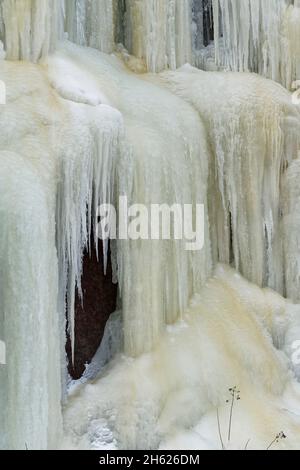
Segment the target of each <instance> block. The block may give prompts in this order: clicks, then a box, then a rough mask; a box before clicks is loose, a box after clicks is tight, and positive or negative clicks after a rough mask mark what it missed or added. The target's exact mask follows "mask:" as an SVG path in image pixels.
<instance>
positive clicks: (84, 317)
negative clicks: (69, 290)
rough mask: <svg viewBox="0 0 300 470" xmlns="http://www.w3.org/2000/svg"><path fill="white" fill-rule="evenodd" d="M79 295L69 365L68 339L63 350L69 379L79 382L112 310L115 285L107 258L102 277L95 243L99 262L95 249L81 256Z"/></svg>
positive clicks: (96, 347) (100, 262)
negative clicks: (80, 290) (73, 354)
mask: <svg viewBox="0 0 300 470" xmlns="http://www.w3.org/2000/svg"><path fill="white" fill-rule="evenodd" d="M92 246H94V245H92ZM82 291H83V303H82V301H81V299H80V298H79V297H78V295H77V297H76V304H75V358H74V364H73V365H72V354H71V343H70V338H68V341H67V346H66V350H67V355H68V359H69V367H68V369H69V373H70V375H71V377H72V378H73V379H79V378H80V377H81V376H82V374H83V372H84V370H85V364H88V363H90V362H91V360H92V358H93V357H94V355H95V353H96V351H97V349H98V348H99V346H100V344H101V341H102V338H103V333H104V329H105V326H106V323H107V320H108V319H109V317H110V315H111V314H112V313H113V312H114V311H115V310H116V299H117V285H115V284H113V282H112V267H111V261H110V257H109V263H108V267H107V274H106V276H105V275H104V270H103V255H102V243H101V242H100V243H99V262H98V261H97V257H96V250H95V248H93V250H92V253H91V254H88V253H85V254H84V259H83V276H82Z"/></svg>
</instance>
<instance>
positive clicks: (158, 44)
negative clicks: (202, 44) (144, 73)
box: [125, 0, 192, 72]
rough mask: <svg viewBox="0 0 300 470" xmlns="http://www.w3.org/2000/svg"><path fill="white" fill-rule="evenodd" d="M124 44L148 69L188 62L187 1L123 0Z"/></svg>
mask: <svg viewBox="0 0 300 470" xmlns="http://www.w3.org/2000/svg"><path fill="white" fill-rule="evenodd" d="M126 7H127V10H126V16H125V29H126V41H125V42H126V43H125V45H126V47H127V48H128V50H129V52H131V53H132V54H133V55H135V56H136V57H138V58H140V59H144V61H145V63H146V65H147V69H148V71H150V72H160V71H162V70H164V69H166V68H170V69H176V68H177V67H179V66H180V65H183V64H184V63H186V62H191V61H192V2H191V0H127V1H126Z"/></svg>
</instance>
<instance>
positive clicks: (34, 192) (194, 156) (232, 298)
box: [0, 0, 300, 449]
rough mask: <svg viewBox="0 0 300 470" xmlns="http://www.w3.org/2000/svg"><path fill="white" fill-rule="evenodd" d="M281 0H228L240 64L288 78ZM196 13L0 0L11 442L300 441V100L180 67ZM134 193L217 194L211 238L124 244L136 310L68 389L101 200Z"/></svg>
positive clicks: (161, 197)
mask: <svg viewBox="0 0 300 470" xmlns="http://www.w3.org/2000/svg"><path fill="white" fill-rule="evenodd" d="M146 1H147V3H146ZM272 1H273V2H274V0H272ZM265 2H266V3H265V4H264V6H262V4H261V2H260V1H259V0H255V1H254V0H253V2H252V3H251V15H250V13H249V12H250V9H249V8H250V7H249V4H248V1H246V0H241V2H240V3H237V2H235V1H234V0H228V2H227V3H226V2H225V0H222V1H221V10H220V11H221V12H222V16H221V18H223V19H222V21H223V22H224V21H225V20H226V19H228V21H229V23H228V24H227V23H226V24H225V25H223V26H222V27H223V33H224V42H225V45H226V49H225V51H226V56H224V57H225V59H226V61H228V63H227V65H230V68H233V69H237V70H242V69H245V68H246V66H247V64H248V65H249V69H251V68H252V67H250V65H251V63H252V62H251V61H252V60H253V64H252V65H253V66H255V67H256V64H257V65H258V66H259V67H258V68H259V71H260V72H261V74H263V75H266V76H271V77H272V78H273V79H274V80H278V81H281V82H282V83H284V84H285V85H286V86H289V85H290V83H289V82H290V81H291V80H292V79H294V78H295V77H296V75H297V73H298V72H297V66H298V65H297V64H298V62H297V61H298V58H299V56H298V46H297V44H298V43H297V34H298V28H297V21H298V10H299V1H297V2H295V3H292V2H283V1H281V0H276V5H275V8H274V9H273V10H272V12H273V13H272V15H271V14H270V11H271V7H270V5H271V4H270V3H269V0H265ZM121 3H122V5H120V4H121ZM208 3H209V2H208ZM17 4H18V5H21V7H22V8H21V9H20V10H19V9H18V8H16V7H17ZM230 4H232V5H231V8H230V9H229V6H230ZM193 5H194V7H195V3H193V2H190V1H189V0H186V1H185V0H182V1H181V0H180V1H179V0H177V1H175V0H168V1H164V2H163V1H160V0H128V1H126V2H125V3H124V2H113V1H109V0H89V1H88V2H86V3H83V2H82V1H80V0H78V1H76V2H73V3H72V4H71V3H65V2H61V1H58V0H49V1H48V2H46V1H45V2H44V1H42V0H41V1H39V2H35V1H30V0H27V1H25V0H20V1H19V2H16V1H13V0H0V11H1V13H0V41H2V42H3V44H4V49H5V51H6V60H4V53H2V52H1V59H0V80H1V81H2V82H3V83H4V84H5V88H6V91H7V96H6V104H1V105H0V129H1V132H0V341H4V342H5V344H6V362H7V364H6V365H1V364H0V429H1V433H0V447H1V448H8V449H25V448H26V447H27V448H28V449H46V448H58V447H60V446H62V447H64V448H88V449H99V448H103V447H104V448H120V449H129V448H130V449H132V448H145V449H155V448H158V447H159V448H162V449H165V448H167V449H168V448H182V449H186V448H191V447H192V448H197V449H200V448H214V449H216V448H220V446H221V445H222V443H221V440H222V442H223V445H224V446H225V447H228V448H234V449H236V448H245V446H246V444H247V443H248V448H253V449H256V448H258V449H266V448H267V447H268V446H269V445H270V443H272V442H273V441H274V438H275V437H276V435H278V434H279V433H280V432H284V433H285V434H286V435H287V439H282V440H280V442H278V443H275V445H274V447H275V446H276V447H277V448H285V449H288V448H289V449H295V448H299V442H300V435H299V421H300V411H299V409H300V395H299V393H300V392H299V384H298V383H297V382H296V378H297V377H298V379H299V377H300V371H299V365H300V364H299V349H300V346H299V342H300V307H299V306H298V305H296V304H295V305H293V304H291V303H290V301H288V300H285V299H284V298H283V297H281V296H280V294H283V295H286V294H287V295H288V297H291V299H292V300H293V301H299V296H298V295H299V294H298V290H299V265H300V262H299V242H298V232H299V226H300V224H299V223H298V220H299V216H298V210H299V194H298V193H299V191H298V188H297V181H298V176H299V168H298V165H299V160H298V158H299V150H300V141H299V134H300V133H299V129H300V110H299V106H298V105H297V104H295V103H294V102H293V99H292V96H291V94H290V93H289V92H288V91H287V90H286V89H285V88H283V87H282V86H281V85H280V84H278V83H275V82H274V81H271V80H267V79H265V78H262V77H259V76H257V75H253V74H250V73H233V72H230V73H228V72H227V73H225V72H214V73H208V72H204V71H199V70H196V69H195V68H193V67H192V66H191V64H190V65H185V66H183V67H182V68H181V69H179V70H175V69H176V67H177V66H178V65H183V64H184V63H185V62H192V61H193V52H194V51H193V49H192V47H195V23H192V18H193V21H194V22H195V15H194V13H193V10H192V8H193ZM121 6H122V8H121ZM125 7H126V8H125ZM198 7H199V5H198ZM200 7H201V6H200ZM200 7H199V12H200V13H201V14H202V16H201V14H200V13H199V18H203V8H202V10H201V8H200ZM202 7H203V5H202ZM214 10H215V12H216V11H217V10H218V5H217V4H216V3H214ZM262 10H263V11H262ZM21 13H22V15H21ZM281 14H282V15H283V18H284V22H283V23H284V24H283V23H282V22H281V19H282V16H281ZM249 15H250V16H249ZM250 18H251V23H249V21H250ZM63 20H64V21H63ZM123 20H124V23H123ZM63 22H64V25H65V27H63ZM279 23H280V27H284V34H283V35H282V36H280V38H281V39H284V40H286V41H288V42H286V46H287V53H286V54H285V55H284V60H285V62H283V59H282V57H283V55H282V50H279V48H280V46H279V45H278V41H279V39H278V37H279V36H278V37H277V36H276V38H275V39H274V37H273V34H275V32H273V33H272V34H271V27H272V28H273V26H274V25H275V26H276V25H279ZM250 25H251V26H250ZM219 26H220V28H219V32H221V30H222V27H221V24H220V25H219ZM226 28H227V29H226ZM64 29H65V30H67V33H68V37H69V39H70V40H71V41H72V42H69V41H67V40H64V41H61V42H59V41H58V39H63V37H64V34H63V31H64ZM216 30H218V28H216ZM197 31H198V32H199V34H200V33H201V28H200V26H199V25H198V29H197ZM249 31H250V32H249ZM272 31H277V30H274V29H272ZM201 34H202V35H203V31H202V33H201ZM120 38H123V40H124V43H125V44H123V46H118V47H117V51H118V52H116V54H115V55H113V54H111V53H112V52H113V50H114V49H115V47H116V45H115V42H117V41H119V39H120ZM250 38H251V39H253V40H254V43H255V46H257V47H256V49H255V48H254V49H255V51H254V49H253V47H252V46H251V47H250V45H249V41H250ZM295 38H296V39H295ZM74 43H78V44H80V45H77V44H74ZM200 43H201V41H200ZM87 46H93V47H94V49H92V48H90V47H87ZM124 46H125V47H127V49H128V51H127V50H126V49H125V48H124ZM248 46H249V48H248ZM261 48H263V50H264V52H265V55H263V56H262V55H261ZM0 49H1V51H2V47H1V48H0ZM271 49H272V50H271ZM100 50H102V51H103V52H100ZM50 51H52V53H51V54H50V55H48V53H49V52H50ZM253 51H254V52H253ZM259 51H260V52H259ZM223 52H224V50H223V49H222V50H221V49H220V50H219V51H218V49H217V54H219V60H221V59H222V53H223ZM252 53H253V54H254V56H252ZM130 54H133V56H130ZM224 57H223V58H224ZM121 58H123V59H125V63H124V62H123V61H122V60H121ZM12 59H13V60H14V61H11V60H12ZM18 59H25V60H30V61H32V62H37V61H39V59H42V61H40V62H39V63H37V64H33V63H29V62H24V61H21V60H18ZM230 61H231V62H230ZM256 61H257V63H256ZM264 64H265V65H266V64H267V67H265V66H264ZM225 65H226V64H225ZM283 65H287V67H286V69H285V72H286V75H285V76H284V77H283V75H282V67H283ZM127 66H128V67H127ZM164 69H172V71H165V72H163V70H164ZM134 70H136V71H137V72H139V73H134ZM146 70H148V71H152V72H158V71H159V72H162V73H160V74H158V73H152V74H142V73H140V72H143V71H146ZM280 74H281V75H280ZM119 195H122V196H127V198H128V203H129V205H131V204H134V203H139V204H144V205H145V206H146V207H149V206H150V205H151V204H168V205H170V206H171V205H173V204H175V203H177V204H197V203H198V204H199V203H200V204H204V206H205V208H206V211H205V245H204V249H203V250H201V251H195V252H190V251H187V250H186V249H185V248H186V242H185V240H171V241H166V240H164V241H162V240H150V241H149V240H138V241H134V240H118V241H117V243H115V244H113V246H112V258H113V265H114V276H115V278H116V279H117V280H118V282H119V296H120V302H119V306H120V309H121V312H119V313H116V314H115V315H114V316H113V317H112V319H111V320H110V322H109V324H108V326H107V332H106V336H105V339H104V342H103V344H102V346H101V348H102V349H101V348H100V350H99V352H98V354H97V355H96V356H95V359H94V363H93V366H92V367H91V368H90V369H89V370H88V371H87V373H86V374H85V376H84V379H83V380H82V383H79V384H73V387H71V390H69V394H68V393H67V390H66V382H67V373H66V359H65V342H66V335H65V327H66V318H67V319H68V325H69V332H70V335H71V341H72V346H73V352H74V323H75V316H74V298H75V293H76V289H78V291H79V294H80V293H81V277H82V257H83V252H84V250H85V249H88V248H89V247H90V240H91V235H92V234H93V232H94V235H95V230H96V224H95V210H96V208H97V206H99V204H100V203H102V202H104V203H113V204H115V205H116V207H117V210H118V196H119ZM107 248H108V247H107V244H106V245H105V246H104V253H103V254H104V261H105V263H106V260H107V255H108V253H107ZM220 261H221V262H222V263H225V264H224V265H221V266H218V262H220ZM105 263H104V264H105ZM231 264H233V265H234V267H235V268H236V269H237V270H238V271H240V272H241V273H242V274H243V275H244V276H245V278H247V279H248V280H249V281H251V282H253V283H254V284H250V283H249V282H248V281H246V280H245V279H243V278H242V277H241V275H240V274H238V272H237V271H233V270H232V269H231V268H230V267H229V265H231ZM266 285H268V286H269V287H272V288H274V289H275V290H276V291H277V293H275V291H271V290H265V289H263V286H266ZM66 304H67V305H66ZM66 310H67V311H66ZM1 344H2V343H1ZM112 353H114V357H112V355H113V354H112ZM104 364H105V365H106V367H105V368H104V369H103V365H104ZM93 371H95V374H93ZM87 379H89V380H88V382H87ZM83 382H84V383H83ZM234 386H236V387H238V390H240V394H241V400H239V403H236V404H235V407H234V419H233V422H232V428H231V439H230V441H229V442H227V441H228V439H227V438H226V435H227V434H228V405H227V404H226V400H227V399H228V391H229V388H232V387H234ZM62 401H63V403H64V405H63V406H62ZM217 410H219V412H218V414H219V421H220V432H219V431H218V420H217ZM241 423H242V424H241ZM220 434H221V436H220ZM249 440H250V441H249ZM248 441H249V442H248Z"/></svg>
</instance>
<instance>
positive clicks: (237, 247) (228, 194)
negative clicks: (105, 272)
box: [163, 66, 300, 300]
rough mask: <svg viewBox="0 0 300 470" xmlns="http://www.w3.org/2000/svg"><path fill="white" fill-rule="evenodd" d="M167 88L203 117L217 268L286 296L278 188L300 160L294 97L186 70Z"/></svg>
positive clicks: (171, 76) (254, 79)
mask: <svg viewBox="0 0 300 470" xmlns="http://www.w3.org/2000/svg"><path fill="white" fill-rule="evenodd" d="M163 82H164V83H165V84H167V86H168V87H169V88H170V89H172V90H173V91H174V92H175V93H176V94H178V95H179V96H181V97H183V98H184V99H185V100H186V101H188V102H190V103H191V104H192V105H193V106H194V107H195V108H196V109H197V110H198V111H199V113H200V116H201V118H202V120H203V121H204V122H205V123H206V128H207V130H208V134H209V138H210V142H211V149H212V161H211V164H210V172H211V174H210V179H209V189H208V193H209V194H210V200H209V216H210V217H209V218H210V224H211V243H212V253H213V258H214V261H215V262H216V261H221V262H226V263H228V264H230V263H234V266H235V267H236V269H238V270H239V271H240V272H242V273H243V275H244V276H245V277H246V278H247V279H249V280H250V281H252V282H254V283H256V284H257V285H260V286H264V285H268V286H269V287H272V288H274V289H275V290H277V291H278V292H280V293H283V292H285V289H287V290H288V291H289V289H290V288H291V286H290V285H289V279H285V277H284V270H283V267H282V266H283V258H282V256H283V254H282V245H281V241H282V234H281V231H280V209H281V202H280V184H281V174H282V168H283V167H284V165H285V164H286V163H287V161H290V160H292V159H296V158H297V157H298V152H299V133H300V127H299V123H300V112H299V109H297V107H295V106H294V105H293V103H292V101H291V95H290V93H288V92H287V91H285V90H284V89H283V88H282V87H280V86H278V85H277V84H276V83H272V82H270V81H266V80H264V79H262V78H260V77H258V76H256V75H250V74H238V73H236V74H235V73H222V72H218V73H208V72H202V71H198V70H197V69H194V68H191V67H188V66H187V67H184V68H183V69H182V70H180V71H178V72H176V73H170V72H168V73H165V74H164V75H163ZM229 103H230V106H229ZM216 107H217V108H218V113H216V112H215V109H216ZM287 237H288V243H289V235H288V234H287ZM291 285H293V283H292V282H291ZM294 300H297V299H296V298H294Z"/></svg>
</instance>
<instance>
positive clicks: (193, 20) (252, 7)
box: [0, 0, 300, 88]
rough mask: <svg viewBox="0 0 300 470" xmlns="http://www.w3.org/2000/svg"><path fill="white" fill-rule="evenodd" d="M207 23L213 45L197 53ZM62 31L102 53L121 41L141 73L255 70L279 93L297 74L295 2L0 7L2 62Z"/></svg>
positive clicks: (8, 1)
mask: <svg viewBox="0 0 300 470" xmlns="http://www.w3.org/2000/svg"><path fill="white" fill-rule="evenodd" d="M205 18H206V20H205ZM206 23H209V24H206ZM213 23H214V34H215V45H214V46H213V44H209V45H208V46H207V47H205V46H206V44H204V42H205V38H204V30H205V29H207V28H209V27H210V28H211V27H212V24H213ZM64 30H65V31H66V33H67V35H68V38H69V39H70V40H71V41H73V42H75V43H76V44H79V45H81V46H90V47H94V48H97V49H99V50H101V51H103V52H106V53H111V52H112V51H113V50H115V49H116V48H117V46H118V43H122V45H123V47H125V48H126V50H127V51H128V52H129V54H132V55H133V56H135V57H136V58H138V59H140V60H141V61H142V62H143V64H144V68H143V67H142V70H147V71H149V72H160V71H162V70H165V69H171V70H175V69H176V68H178V67H180V66H181V65H184V64H185V63H190V64H194V65H197V66H198V67H200V68H205V69H211V68H212V67H213V68H214V67H219V68H226V69H229V70H232V71H251V72H258V73H260V74H261V75H263V76H265V77H267V78H271V79H273V80H275V81H278V82H279V83H281V84H283V85H284V86H285V87H286V88H291V87H292V85H293V83H294V81H296V80H297V79H298V78H299V75H300V59H299V56H300V3H299V0H277V1H275V2H274V0H124V1H121V0H74V1H73V0H72V1H70V0H49V1H48V0H40V1H38V2H37V1H35V0H17V1H16V0H1V1H0V41H2V42H4V44H5V48H6V53H7V57H8V58H9V59H26V60H33V61H37V60H38V59H39V58H40V57H43V56H45V55H47V53H48V52H49V51H51V50H53V48H54V47H55V44H56V42H57V40H59V39H62V37H63V35H64ZM139 67H140V66H139Z"/></svg>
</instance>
